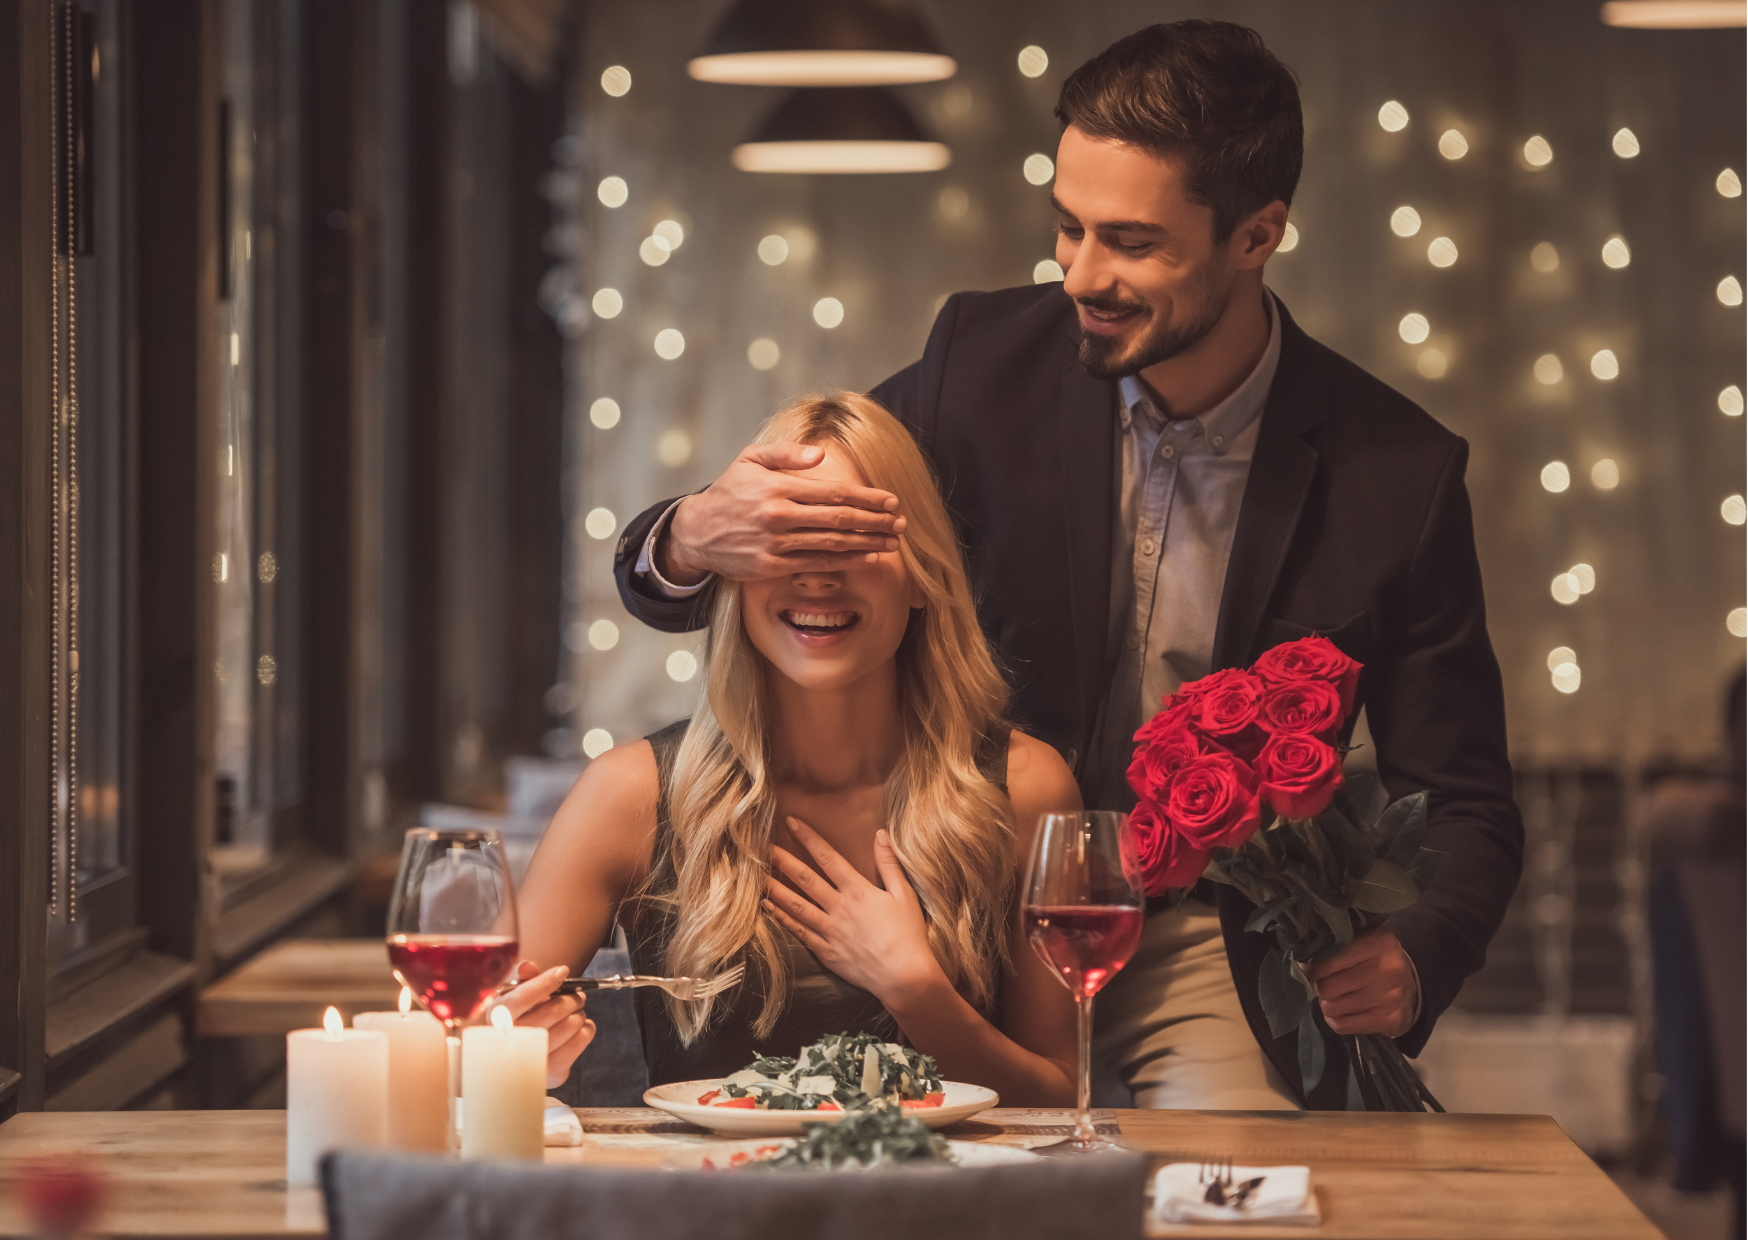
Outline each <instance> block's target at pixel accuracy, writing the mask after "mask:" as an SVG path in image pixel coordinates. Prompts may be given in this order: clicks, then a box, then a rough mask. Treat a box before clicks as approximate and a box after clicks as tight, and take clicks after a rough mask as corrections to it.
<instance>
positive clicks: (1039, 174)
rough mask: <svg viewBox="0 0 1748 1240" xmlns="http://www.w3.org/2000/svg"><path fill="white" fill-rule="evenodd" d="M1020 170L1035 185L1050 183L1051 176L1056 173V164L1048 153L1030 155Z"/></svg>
mask: <svg viewBox="0 0 1748 1240" xmlns="http://www.w3.org/2000/svg"><path fill="white" fill-rule="evenodd" d="M1020 171H1021V172H1023V173H1025V175H1026V180H1028V181H1030V182H1031V183H1032V184H1033V185H1048V184H1050V178H1051V177H1053V176H1055V175H1056V164H1055V162H1054V161H1053V160H1052V159H1051V158H1050V157H1049V156H1048V155H1043V154H1034V155H1028V156H1026V162H1025V163H1024V164H1023V165H1021V167H1020Z"/></svg>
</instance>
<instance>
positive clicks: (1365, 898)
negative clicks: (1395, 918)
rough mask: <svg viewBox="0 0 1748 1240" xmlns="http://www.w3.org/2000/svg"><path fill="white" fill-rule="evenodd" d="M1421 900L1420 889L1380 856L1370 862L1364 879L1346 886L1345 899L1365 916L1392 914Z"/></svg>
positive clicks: (1395, 866) (1401, 871)
mask: <svg viewBox="0 0 1748 1240" xmlns="http://www.w3.org/2000/svg"><path fill="white" fill-rule="evenodd" d="M1418 899H1420V887H1419V886H1418V885H1417V884H1416V883H1415V881H1414V880H1413V879H1412V878H1410V877H1409V876H1408V875H1407V874H1406V873H1404V872H1403V870H1402V867H1401V866H1398V865H1392V864H1391V863H1390V862H1388V861H1386V860H1384V859H1383V858H1382V857H1379V858H1378V859H1377V860H1375V861H1373V862H1372V867H1371V869H1369V870H1367V871H1366V876H1365V877H1364V878H1360V879H1355V880H1354V881H1353V882H1352V883H1351V884H1349V886H1348V900H1349V902H1350V903H1351V904H1352V905H1353V906H1354V907H1355V908H1357V909H1362V910H1364V911H1365V912H1368V913H1395V912H1399V911H1400V910H1402V909H1405V908H1407V907H1408V906H1409V905H1410V904H1413V903H1414V902H1415V901H1416V900H1418Z"/></svg>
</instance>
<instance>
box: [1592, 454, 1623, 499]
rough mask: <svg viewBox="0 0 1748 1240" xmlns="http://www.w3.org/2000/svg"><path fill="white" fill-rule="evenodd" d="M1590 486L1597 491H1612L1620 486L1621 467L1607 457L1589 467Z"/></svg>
mask: <svg viewBox="0 0 1748 1240" xmlns="http://www.w3.org/2000/svg"><path fill="white" fill-rule="evenodd" d="M1590 484H1591V485H1592V486H1594V487H1595V488H1596V489H1597V490H1598V491H1612V490H1614V489H1615V488H1616V487H1618V486H1619V485H1620V484H1621V467H1620V466H1619V465H1617V464H1615V463H1614V461H1613V460H1611V459H1610V458H1608V457H1606V456H1605V457H1603V458H1602V459H1601V460H1600V461H1598V462H1597V463H1596V464H1594V465H1592V466H1591V467H1590Z"/></svg>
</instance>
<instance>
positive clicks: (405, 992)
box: [401, 986, 413, 1016]
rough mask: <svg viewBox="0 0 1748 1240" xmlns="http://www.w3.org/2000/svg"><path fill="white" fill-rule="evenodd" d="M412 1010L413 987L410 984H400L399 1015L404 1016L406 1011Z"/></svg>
mask: <svg viewBox="0 0 1748 1240" xmlns="http://www.w3.org/2000/svg"><path fill="white" fill-rule="evenodd" d="M412 1010H413V988H412V987H411V986H402V987H401V1015H402V1016H405V1015H406V1014H407V1013H408V1012H410V1011H412Z"/></svg>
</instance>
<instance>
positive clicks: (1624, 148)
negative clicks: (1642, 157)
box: [1609, 125, 1639, 159]
mask: <svg viewBox="0 0 1748 1240" xmlns="http://www.w3.org/2000/svg"><path fill="white" fill-rule="evenodd" d="M1609 145H1610V146H1611V147H1613V148H1614V153H1615V154H1616V155H1619V156H1620V157H1621V158H1622V159H1631V158H1632V157H1633V156H1635V155H1637V154H1638V153H1639V139H1638V137H1637V136H1636V135H1635V134H1634V133H1633V131H1632V130H1630V129H1628V128H1626V127H1625V126H1624V125H1623V126H1622V127H1621V128H1619V129H1617V130H1615V131H1614V137H1613V139H1611V140H1610V142H1609Z"/></svg>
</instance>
